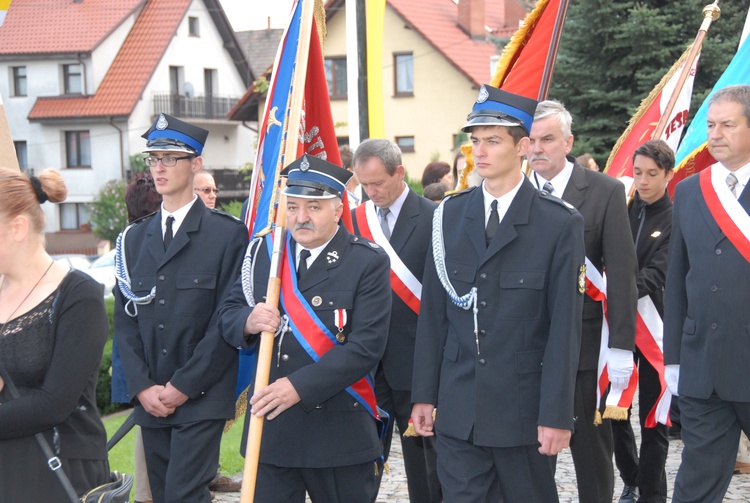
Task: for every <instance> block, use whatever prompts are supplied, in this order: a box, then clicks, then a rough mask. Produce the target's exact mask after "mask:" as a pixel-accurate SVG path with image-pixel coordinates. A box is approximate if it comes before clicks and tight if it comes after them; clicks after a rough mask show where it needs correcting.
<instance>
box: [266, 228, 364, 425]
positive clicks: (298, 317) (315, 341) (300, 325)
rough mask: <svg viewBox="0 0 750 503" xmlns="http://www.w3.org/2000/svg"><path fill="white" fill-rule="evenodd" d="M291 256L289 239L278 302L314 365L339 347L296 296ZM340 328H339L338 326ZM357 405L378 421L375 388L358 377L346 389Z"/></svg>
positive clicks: (337, 320)
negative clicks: (327, 353)
mask: <svg viewBox="0 0 750 503" xmlns="http://www.w3.org/2000/svg"><path fill="white" fill-rule="evenodd" d="M266 243H267V248H268V253H269V256H271V255H272V253H273V244H272V239H271V238H270V236H269V237H267V238H266ZM293 256H294V255H293V254H292V251H291V245H290V240H289V239H287V242H286V253H285V254H284V259H283V261H282V263H281V268H280V271H279V276H280V277H281V296H280V301H281V305H282V308H283V310H284V312H285V313H286V314H287V315H288V316H289V320H290V323H289V324H290V327H291V328H292V333H293V334H294V337H295V339H297V341H298V342H299V343H300V345H301V346H302V347H303V348H304V349H305V351H306V352H307V354H308V355H310V358H312V359H313V361H315V362H317V361H318V360H319V359H320V358H321V357H322V356H323V355H324V354H325V353H326V352H327V351H328V350H330V349H332V348H333V347H334V346H338V345H341V343H340V342H338V341H337V340H336V336H335V335H334V334H333V333H332V332H331V331H330V330H329V329H328V327H327V326H326V325H325V323H323V321H322V320H321V319H320V317H318V315H317V314H316V313H315V311H314V310H313V308H312V307H311V306H310V304H309V303H308V302H307V299H305V297H304V296H303V295H302V294H301V293H300V291H299V289H298V288H297V275H296V274H294V271H295V268H294V265H293V263H292V260H293V259H292V258H291V257H293ZM340 317H341V313H339V312H337V313H336V318H337V319H336V322H337V323H341V322H342V321H343V323H344V324H345V323H346V321H344V320H342V319H341V318H340ZM342 328H343V325H342ZM346 391H347V393H349V394H350V395H351V396H352V397H353V398H354V399H355V400H357V402H359V403H360V404H361V405H362V406H364V407H365V409H367V411H368V412H369V413H370V414H371V415H372V416H373V417H374V418H375V419H378V408H377V404H376V400H375V388H374V385H373V382H372V379H370V377H369V376H365V377H363V378H361V379H360V380H359V381H357V382H355V383H354V384H352V385H351V386H349V387H347V388H346Z"/></svg>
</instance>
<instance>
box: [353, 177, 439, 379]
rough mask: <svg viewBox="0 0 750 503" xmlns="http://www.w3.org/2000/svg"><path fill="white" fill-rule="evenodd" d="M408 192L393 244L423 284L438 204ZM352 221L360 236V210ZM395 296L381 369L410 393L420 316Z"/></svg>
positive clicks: (386, 376) (392, 237) (355, 230)
mask: <svg viewBox="0 0 750 503" xmlns="http://www.w3.org/2000/svg"><path fill="white" fill-rule="evenodd" d="M407 190H408V191H409V193H408V195H407V196H406V199H405V200H404V205H403V206H402V207H401V211H400V212H399V214H398V220H396V225H395V227H394V228H393V232H392V233H391V239H390V241H389V242H390V244H391V246H392V247H393V249H394V250H395V251H396V253H397V254H398V256H399V258H401V261H402V262H403V263H404V265H406V267H407V268H408V269H409V271H411V273H412V274H413V275H414V277H415V278H417V279H418V280H419V281H420V282H421V281H422V275H423V274H424V264H425V259H426V258H427V254H428V252H430V250H431V240H432V236H431V234H430V229H431V228H432V213H433V211H435V208H436V207H437V204H436V203H434V202H432V201H430V200H428V199H425V198H424V197H422V196H420V195H419V194H417V193H416V192H414V191H413V190H412V189H410V188H407ZM352 220H353V223H354V233H355V234H357V235H360V230H359V222H357V217H356V210H355V211H352ZM391 296H392V299H393V305H392V313H391V324H390V326H389V327H388V345H387V346H386V348H385V354H384V355H383V360H382V361H381V365H382V367H383V372H384V373H385V378H386V380H387V381H388V384H389V385H390V387H391V389H396V390H409V389H411V377H412V366H413V364H414V340H415V338H416V336H417V319H418V316H417V314H416V313H415V312H414V311H412V309H411V308H410V307H409V306H407V305H406V304H405V303H404V301H403V300H401V298H400V297H399V296H398V295H396V293H395V292H392V294H391Z"/></svg>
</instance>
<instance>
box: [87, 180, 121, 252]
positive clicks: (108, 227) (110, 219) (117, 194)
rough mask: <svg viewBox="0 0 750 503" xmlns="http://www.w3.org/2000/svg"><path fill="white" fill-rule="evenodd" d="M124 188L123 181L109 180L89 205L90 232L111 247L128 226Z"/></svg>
mask: <svg viewBox="0 0 750 503" xmlns="http://www.w3.org/2000/svg"><path fill="white" fill-rule="evenodd" d="M126 188H127V184H126V183H125V182H124V181H122V180H110V181H109V182H107V183H106V184H105V185H104V187H102V189H101V190H100V191H99V195H98V196H97V198H96V200H95V201H94V202H93V203H91V224H92V230H93V231H94V234H95V235H96V236H97V237H99V238H100V239H106V240H107V241H109V243H110V244H111V245H112V246H113V247H114V245H115V241H117V236H118V235H119V234H120V232H122V230H123V229H124V228H125V227H126V226H127V225H128V212H127V208H126V206H125V189H126Z"/></svg>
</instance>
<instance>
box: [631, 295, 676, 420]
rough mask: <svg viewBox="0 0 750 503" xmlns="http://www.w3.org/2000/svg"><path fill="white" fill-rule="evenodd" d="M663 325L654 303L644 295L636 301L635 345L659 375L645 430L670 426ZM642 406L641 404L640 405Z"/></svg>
mask: <svg viewBox="0 0 750 503" xmlns="http://www.w3.org/2000/svg"><path fill="white" fill-rule="evenodd" d="M663 333H664V324H663V322H662V319H661V316H659V312H658V311H657V310H656V306H655V305H654V301H653V300H651V297H649V296H648V295H646V296H645V297H641V298H640V299H638V313H637V315H636V320H635V345H636V346H638V349H639V350H640V352H641V354H642V355H643V356H644V357H645V358H646V360H648V362H649V363H650V364H651V366H652V367H654V369H655V370H656V371H657V372H658V374H659V386H660V387H661V391H660V392H659V399H658V400H657V401H656V403H655V404H654V407H653V408H652V409H651V410H650V411H649V413H648V415H647V416H646V424H645V425H644V426H645V427H646V428H653V427H654V426H656V423H661V424H666V425H667V426H671V425H672V423H671V421H670V420H669V406H670V405H671V403H672V393H670V392H669V389H667V382H666V381H665V380H664V346H663ZM641 406H643V404H641Z"/></svg>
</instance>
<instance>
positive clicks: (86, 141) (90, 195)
mask: <svg viewBox="0 0 750 503" xmlns="http://www.w3.org/2000/svg"><path fill="white" fill-rule="evenodd" d="M0 75H3V76H5V77H4V78H0V94H1V95H2V101H3V103H4V105H5V111H6V115H7V118H8V123H9V127H10V131H11V136H12V138H13V141H14V145H15V147H16V151H17V155H18V157H19V161H20V164H21V167H22V169H28V170H29V171H32V172H33V171H36V172H39V171H41V170H42V169H44V168H48V167H51V168H55V169H58V170H59V171H60V172H61V173H62V175H63V177H64V178H65V181H66V185H67V186H68V198H67V200H66V202H65V203H63V204H61V205H44V206H45V208H44V209H45V211H46V213H47V214H46V216H47V226H48V228H47V231H48V232H53V233H55V232H61V231H62V232H68V233H72V232H74V231H76V230H77V229H80V228H81V226H84V227H86V224H87V223H88V214H89V210H88V203H90V202H91V201H92V200H93V199H94V197H95V196H96V194H97V193H98V192H99V190H100V189H101V187H102V186H104V185H105V184H106V183H107V182H108V181H110V180H114V179H127V177H128V176H129V174H130V172H131V165H130V164H131V157H132V156H138V155H140V153H141V151H142V150H143V148H144V147H145V140H144V139H142V138H141V135H142V134H143V133H144V132H145V131H146V130H147V129H148V128H149V126H150V125H151V123H152V122H153V120H154V118H155V117H156V116H158V114H159V113H161V112H164V113H167V114H170V115H173V116H175V117H179V118H181V119H183V120H186V121H189V122H191V123H194V124H196V125H198V126H201V127H203V128H205V129H208V130H209V136H208V141H207V144H206V146H205V148H204V152H203V153H204V158H205V162H204V166H205V167H206V168H207V169H217V168H234V169H236V168H239V167H242V166H244V165H245V163H247V162H249V161H251V160H252V157H253V155H254V152H252V145H253V144H254V142H255V133H254V131H253V130H251V129H250V128H248V127H247V126H246V125H243V124H242V123H241V122H239V121H235V120H230V119H228V118H227V112H228V111H229V109H230V108H231V107H232V106H233V105H234V104H235V103H236V101H237V99H238V98H239V97H240V96H242V95H243V94H244V92H245V91H246V89H247V88H248V86H249V85H250V84H251V83H252V82H253V81H254V80H255V76H254V75H253V72H252V70H251V69H250V66H249V65H248V62H247V59H246V58H245V56H244V54H243V52H242V51H241V49H240V47H239V45H238V43H237V40H236V38H235V36H234V32H233V30H232V28H231V25H230V23H229V21H228V19H227V17H226V15H225V13H224V11H223V9H222V8H221V4H220V3H219V1H218V0H55V1H49V0H13V2H11V4H10V8H9V9H8V11H7V15H6V17H5V21H4V24H3V25H2V27H0ZM57 206H59V209H58V207H57Z"/></svg>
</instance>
